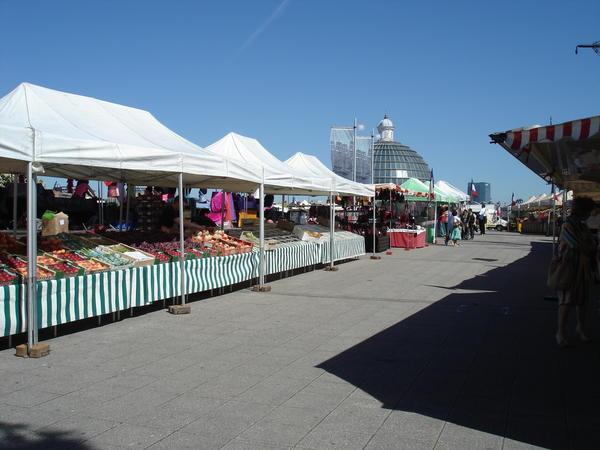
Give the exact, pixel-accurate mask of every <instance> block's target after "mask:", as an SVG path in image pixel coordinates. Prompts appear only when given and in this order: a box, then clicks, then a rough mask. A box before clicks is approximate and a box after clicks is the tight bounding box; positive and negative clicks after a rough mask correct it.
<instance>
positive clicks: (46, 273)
mask: <svg viewBox="0 0 600 450" xmlns="http://www.w3.org/2000/svg"><path fill="white" fill-rule="evenodd" d="M15 271H16V272H17V273H18V274H19V275H21V277H22V278H27V266H25V267H19V268H16V269H15ZM36 276H37V279H38V280H49V279H50V278H54V276H55V273H54V272H51V271H50V270H48V269H44V268H43V267H40V266H37V270H36Z"/></svg>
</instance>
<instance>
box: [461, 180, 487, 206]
mask: <svg viewBox="0 0 600 450" xmlns="http://www.w3.org/2000/svg"><path fill="white" fill-rule="evenodd" d="M471 184H473V186H475V191H476V192H477V197H475V198H474V199H473V201H475V202H478V203H490V202H491V201H492V185H491V184H490V183H486V182H484V181H476V182H473V181H470V182H469V183H468V184H467V189H468V191H467V193H468V194H469V195H471Z"/></svg>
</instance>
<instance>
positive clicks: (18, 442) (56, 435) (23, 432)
mask: <svg viewBox="0 0 600 450" xmlns="http://www.w3.org/2000/svg"><path fill="white" fill-rule="evenodd" d="M0 448H3V449H25V448H26V449H40V450H41V449H44V450H46V449H76V450H86V449H91V447H90V446H88V445H86V444H85V443H82V442H80V439H77V438H76V437H75V436H74V435H73V434H72V433H70V432H66V431H54V430H53V431H49V430H31V429H30V428H29V427H28V426H27V425H23V424H8V423H5V422H0Z"/></svg>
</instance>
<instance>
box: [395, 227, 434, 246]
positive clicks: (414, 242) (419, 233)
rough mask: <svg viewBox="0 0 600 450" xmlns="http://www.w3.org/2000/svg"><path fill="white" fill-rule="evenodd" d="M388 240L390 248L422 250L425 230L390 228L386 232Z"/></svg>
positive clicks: (424, 243)
mask: <svg viewBox="0 0 600 450" xmlns="http://www.w3.org/2000/svg"><path fill="white" fill-rule="evenodd" d="M387 235H388V237H389V238H390V247H396V248H423V247H425V246H426V245H427V244H426V242H425V237H426V233H425V230H424V229H422V230H412V229H406V228H391V229H389V230H387Z"/></svg>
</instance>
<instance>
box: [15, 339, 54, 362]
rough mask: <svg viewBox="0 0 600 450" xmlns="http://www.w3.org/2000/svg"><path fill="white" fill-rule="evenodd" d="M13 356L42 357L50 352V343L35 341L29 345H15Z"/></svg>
mask: <svg viewBox="0 0 600 450" xmlns="http://www.w3.org/2000/svg"><path fill="white" fill-rule="evenodd" d="M15 350H16V351H15V356H18V357H20V358H42V357H44V356H48V355H49V354H50V345H48V344H45V343H37V344H35V345H32V346H31V347H29V346H28V345H27V344H21V345H17V347H16V349H15Z"/></svg>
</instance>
